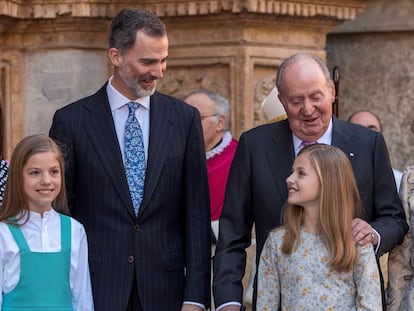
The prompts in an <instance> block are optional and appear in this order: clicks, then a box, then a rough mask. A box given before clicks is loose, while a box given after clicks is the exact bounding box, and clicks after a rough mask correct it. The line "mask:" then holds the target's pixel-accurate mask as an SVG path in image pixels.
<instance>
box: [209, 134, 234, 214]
mask: <svg viewBox="0 0 414 311" xmlns="http://www.w3.org/2000/svg"><path fill="white" fill-rule="evenodd" d="M236 148H237V141H236V140H235V139H232V140H231V142H230V143H229V145H228V146H227V147H225V148H224V150H223V151H222V152H221V153H220V154H216V155H214V156H213V157H212V158H210V159H208V160H207V170H208V184H209V186H210V209H211V220H212V221H213V220H218V219H219V218H220V214H221V211H222V209H223V203H224V193H225V191H226V184H227V177H228V176H229V171H230V166H231V162H232V160H233V156H234V153H235V152H236Z"/></svg>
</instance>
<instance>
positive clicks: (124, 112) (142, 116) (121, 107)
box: [106, 76, 150, 162]
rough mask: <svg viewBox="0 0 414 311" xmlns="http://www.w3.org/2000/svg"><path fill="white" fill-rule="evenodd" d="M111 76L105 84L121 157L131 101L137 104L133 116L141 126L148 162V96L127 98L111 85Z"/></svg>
mask: <svg viewBox="0 0 414 311" xmlns="http://www.w3.org/2000/svg"><path fill="white" fill-rule="evenodd" d="M112 78H113V77H112V76H111V77H110V78H109V81H108V84H107V86H106V93H107V94H108V100H109V105H110V107H111V112H112V118H113V120H114V125H115V131H116V136H117V138H118V143H119V148H121V153H122V159H124V134H125V123H126V120H127V119H128V114H129V109H128V106H127V104H128V103H129V102H131V101H133V102H136V103H138V104H139V106H138V108H137V110H135V117H136V118H137V120H138V122H139V125H140V126H141V130H142V135H143V137H144V149H145V160H146V161H147V162H148V144H149V129H150V97H149V96H146V97H142V98H138V99H136V100H129V99H128V98H126V97H125V96H124V95H122V94H121V93H120V92H119V91H118V90H116V89H115V88H114V87H113V86H112Z"/></svg>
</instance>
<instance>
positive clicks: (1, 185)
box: [0, 102, 8, 205]
mask: <svg viewBox="0 0 414 311" xmlns="http://www.w3.org/2000/svg"><path fill="white" fill-rule="evenodd" d="M7 170H8V162H7V161H6V160H4V117H3V107H2V104H1V102H0V205H1V204H2V202H3V194H4V189H5V188H6V181H7Z"/></svg>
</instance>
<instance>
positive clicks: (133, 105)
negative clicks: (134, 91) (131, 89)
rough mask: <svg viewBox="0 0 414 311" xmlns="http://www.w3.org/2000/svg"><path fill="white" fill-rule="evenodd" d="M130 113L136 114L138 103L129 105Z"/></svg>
mask: <svg viewBox="0 0 414 311" xmlns="http://www.w3.org/2000/svg"><path fill="white" fill-rule="evenodd" d="M127 105H128V109H129V113H134V112H135V110H137V108H138V103H136V102H129V103H128V104H127Z"/></svg>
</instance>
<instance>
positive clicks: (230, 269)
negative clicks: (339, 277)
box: [213, 134, 253, 306]
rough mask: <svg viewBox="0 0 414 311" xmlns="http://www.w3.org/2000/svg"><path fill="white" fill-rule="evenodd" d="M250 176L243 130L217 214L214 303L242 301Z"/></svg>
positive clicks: (248, 233) (249, 224)
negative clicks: (218, 215) (218, 224)
mask: <svg viewBox="0 0 414 311" xmlns="http://www.w3.org/2000/svg"><path fill="white" fill-rule="evenodd" d="M251 178H252V176H251V162H250V150H249V146H248V142H247V138H246V135H245V134H243V135H242V136H241V137H240V141H239V143H238V145H237V150H236V153H235V155H234V158H233V162H232V166H231V169H230V173H229V177H228V181H227V189H226V195H225V200H224V207H223V211H222V214H221V216H220V229H219V239H218V245H217V249H216V252H215V255H214V273H213V277H214V280H213V292H214V301H215V304H216V306H220V305H222V304H224V303H227V302H239V303H242V301H243V286H242V279H243V275H244V272H245V266H246V251H245V249H246V248H247V247H248V246H249V245H250V243H251V231H252V226H253V216H252V207H251V201H252V197H251V195H252V194H251V192H252V189H251Z"/></svg>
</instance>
